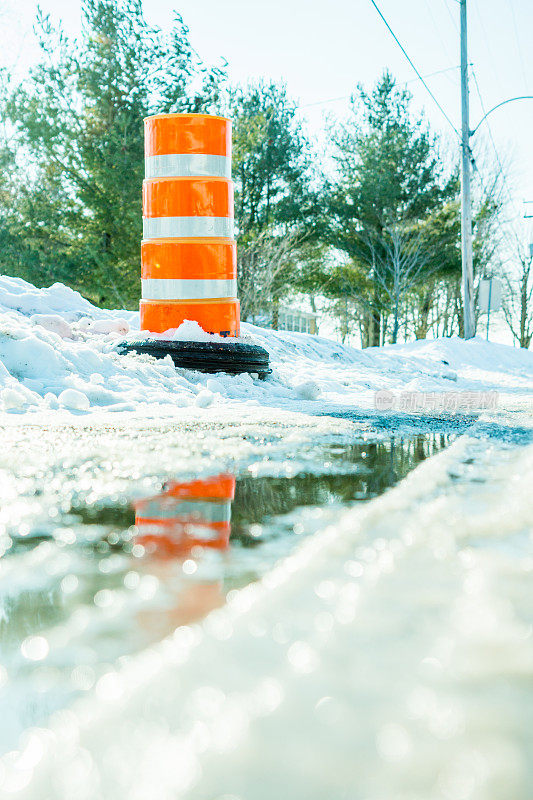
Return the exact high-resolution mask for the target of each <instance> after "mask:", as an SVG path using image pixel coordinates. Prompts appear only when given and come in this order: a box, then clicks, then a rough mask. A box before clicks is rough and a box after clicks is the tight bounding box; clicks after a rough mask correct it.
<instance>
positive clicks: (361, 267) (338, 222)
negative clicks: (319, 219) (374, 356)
mask: <svg viewBox="0 0 533 800" xmlns="http://www.w3.org/2000/svg"><path fill="white" fill-rule="evenodd" d="M410 100H411V95H410V94H409V92H407V91H405V90H401V89H399V88H398V87H397V86H396V83H395V81H394V79H393V77H392V76H391V75H390V73H388V72H386V73H385V74H384V75H383V77H382V78H381V80H380V81H379V82H378V83H377V85H376V86H375V88H374V89H373V91H372V92H370V93H367V92H366V91H365V90H364V89H363V88H362V87H359V89H358V93H357V95H355V96H354V97H353V98H352V113H351V118H350V119H349V121H348V122H347V123H346V124H345V125H336V126H335V127H334V129H333V131H332V136H333V141H334V144H335V146H336V153H335V159H336V163H337V168H338V181H337V182H336V183H333V185H330V187H329V190H328V192H327V194H328V197H327V206H328V216H329V220H328V228H329V230H328V236H329V241H330V242H331V244H332V245H334V246H335V247H337V248H339V249H340V250H341V251H343V252H344V253H345V254H346V255H347V256H348V258H349V264H348V266H347V269H348V270H349V271H350V270H351V271H354V270H355V273H356V274H357V272H359V271H362V272H363V273H366V274H367V275H368V277H369V279H370V287H371V291H370V293H369V294H367V296H366V305H367V308H368V311H369V314H368V315H367V327H368V330H367V331H366V333H365V336H364V339H365V340H366V341H367V343H368V344H371V345H379V344H380V334H381V330H382V325H381V323H382V315H383V314H384V313H386V312H387V298H386V296H385V295H386V293H384V292H383V286H382V280H380V279H378V277H380V278H381V277H382V276H378V275H377V274H376V263H377V261H378V262H380V263H386V260H387V249H388V244H389V243H388V241H387V231H390V230H393V229H394V230H397V229H398V227H404V226H413V225H417V224H419V223H420V222H421V221H423V220H424V219H425V218H426V217H428V216H430V215H431V214H433V213H435V212H436V211H437V210H438V209H439V208H440V207H441V206H442V204H443V203H445V202H447V201H448V200H449V199H451V198H453V197H454V195H455V193H456V190H457V183H456V180H455V178H454V176H451V177H448V176H446V175H445V173H444V169H443V167H442V165H441V161H440V159H439V154H438V149H437V146H436V144H437V143H436V140H435V138H434V137H433V136H432V135H431V134H430V132H429V129H428V127H427V124H426V123H425V121H424V118H423V117H422V116H419V117H414V116H413V114H412V112H411V109H410ZM350 263H351V265H352V266H350ZM357 283H358V285H359V286H364V285H365V283H366V282H362V281H361V280H358V281H357ZM367 285H368V284H367Z"/></svg>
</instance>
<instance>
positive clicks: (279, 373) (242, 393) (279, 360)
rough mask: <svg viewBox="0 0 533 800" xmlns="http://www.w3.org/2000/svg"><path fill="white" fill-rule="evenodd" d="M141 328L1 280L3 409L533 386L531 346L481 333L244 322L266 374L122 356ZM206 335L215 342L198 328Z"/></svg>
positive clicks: (438, 399) (219, 406)
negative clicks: (311, 330) (438, 334)
mask: <svg viewBox="0 0 533 800" xmlns="http://www.w3.org/2000/svg"><path fill="white" fill-rule="evenodd" d="M184 326H185V327H184V330H182V331H181V332H180V331H178V333H177V336H178V337H183V336H184V335H187V336H188V335H190V334H191V326H190V325H187V324H186V323H185V324H184ZM137 329H138V314H137V313H135V312H131V311H107V310H102V309H98V308H96V307H95V306H93V305H91V304H90V303H89V302H88V301H86V300H84V299H83V298H82V297H81V295H79V294H78V293H77V292H73V291H72V290H70V289H68V288H67V287H65V286H63V285H61V284H54V285H53V286H51V287H50V288H48V289H37V288H35V287H34V286H32V285H31V284H29V283H27V282H25V281H23V280H21V279H19V278H10V277H5V276H4V277H0V409H3V410H4V411H6V412H11V413H21V412H29V413H30V414H32V413H36V412H41V414H42V412H46V411H56V412H59V413H61V412H64V411H67V412H68V413H69V414H70V416H72V415H74V414H77V415H80V414H82V415H85V414H89V415H91V414H93V415H94V414H99V413H101V412H102V411H106V412H130V413H133V414H135V415H139V416H141V417H143V416H146V415H147V414H155V415H156V416H159V417H161V416H165V417H169V416H170V417H177V418H182V419H183V418H186V417H187V416H190V415H191V412H192V410H193V409H195V408H196V409H201V410H203V411H204V412H207V409H212V411H211V413H213V412H214V414H215V416H217V418H221V414H222V415H225V414H227V416H228V417H231V415H232V414H233V413H234V410H235V408H238V409H239V413H245V414H247V415H252V416H253V414H254V413H257V409H258V408H259V407H263V408H266V407H276V408H279V409H286V410H288V411H291V412H295V411H303V412H308V413H312V414H313V413H316V412H317V409H318V408H321V409H325V408H335V407H337V408H346V407H362V408H368V409H370V408H372V407H373V406H374V405H375V403H376V396H375V393H376V392H379V393H382V394H381V396H380V397H378V398H377V402H378V405H379V404H380V403H381V406H382V408H383V410H387V409H391V408H392V409H396V410H403V411H410V410H413V411H431V410H436V411H438V410H442V409H443V404H444V402H445V401H446V402H447V403H448V406H447V408H445V409H444V410H448V411H453V410H455V409H456V408H457V407H460V409H462V410H469V409H471V410H476V409H479V408H483V407H486V406H487V404H489V405H491V404H492V406H493V407H494V405H495V404H497V403H499V402H500V403H501V402H504V403H508V402H513V403H514V404H515V405H516V404H518V405H520V404H524V403H527V398H528V396H530V393H531V392H532V391H533V353H531V352H529V351H523V350H520V349H515V348H512V347H507V346H505V345H496V344H491V343H487V342H485V341H483V340H482V339H479V338H478V339H475V340H473V341H470V342H463V341H462V340H460V339H457V338H454V339H444V340H435V341H420V342H414V343H412V344H408V345H395V346H390V347H384V348H373V349H367V350H356V349H354V348H350V347H344V346H342V345H341V344H338V343H336V342H334V341H331V340H329V339H323V338H320V337H316V336H310V335H308V334H300V333H290V332H286V331H283V332H276V331H270V330H266V329H262V328H257V327H254V326H251V325H247V324H243V326H242V336H243V337H244V338H245V339H246V340H247V341H251V342H254V343H257V344H260V345H262V346H263V347H265V348H266V349H267V350H268V351H269V353H270V357H271V365H272V369H273V373H272V375H271V377H270V378H269V379H267V380H266V381H258V380H253V379H252V378H251V377H250V376H248V375H240V376H228V375H217V376H209V375H202V374H200V373H196V372H191V371H188V370H176V369H175V368H174V366H173V365H172V364H171V363H170V359H169V360H168V362H165V361H156V360H154V359H152V358H151V357H149V356H140V355H135V354H131V355H128V356H119V355H118V354H116V353H114V352H113V346H114V344H115V343H116V341H117V340H118V339H120V338H123V337H124V336H125V335H126V336H127V335H131V333H135V331H137ZM128 331H129V332H130V333H129V334H128ZM192 333H193V335H194V331H192ZM196 335H197V338H200V339H201V338H204V339H205V334H202V332H201V331H200V332H199V329H197V331H196ZM480 392H484V393H487V392H498V397H497V398H496V397H495V396H494V395H492V396H491V397H487V396H484V397H481V396H480V395H479V393H480ZM383 393H384V394H383ZM443 393H447V398H445V400H443ZM476 393H477V394H476ZM415 395H416V396H415ZM454 404H455V408H454Z"/></svg>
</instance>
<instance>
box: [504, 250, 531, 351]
mask: <svg viewBox="0 0 533 800" xmlns="http://www.w3.org/2000/svg"><path fill="white" fill-rule="evenodd" d="M514 250H515V256H516V260H517V261H518V264H519V269H518V273H517V274H515V275H512V274H509V273H508V274H506V275H505V276H504V286H505V295H504V299H503V306H502V308H503V314H504V317H505V321H506V323H507V325H508V326H509V329H510V331H511V333H512V334H513V337H514V339H515V341H516V342H518V344H519V345H520V347H524V348H528V347H529V345H530V344H531V340H532V339H533V269H532V266H533V248H532V246H531V245H530V249H529V251H526V249H525V247H524V245H523V244H522V243H521V242H520V241H519V239H518V237H517V238H516V240H515V247H514Z"/></svg>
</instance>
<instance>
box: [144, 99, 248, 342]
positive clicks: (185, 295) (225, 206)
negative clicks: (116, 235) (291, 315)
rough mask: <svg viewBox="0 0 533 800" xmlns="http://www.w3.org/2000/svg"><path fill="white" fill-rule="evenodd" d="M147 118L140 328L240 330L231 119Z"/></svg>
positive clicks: (202, 116) (194, 116) (200, 116)
mask: <svg viewBox="0 0 533 800" xmlns="http://www.w3.org/2000/svg"><path fill="white" fill-rule="evenodd" d="M144 124H145V174H146V178H145V180H144V183H143V237H144V238H143V242H142V245H141V280H142V300H141V304H140V312H141V329H143V330H147V331H151V332H153V333H164V332H165V331H167V330H172V329H175V328H177V327H179V325H181V323H182V322H184V321H185V320H193V321H196V322H198V323H199V325H200V326H201V327H202V328H203V329H204V330H205V331H206V332H207V333H218V334H221V335H223V336H238V335H239V329H240V309H239V302H238V300H237V267H236V251H235V242H234V240H233V218H234V209H233V183H232V181H231V122H230V120H228V119H225V118H224V117H215V116H209V115H206V114H157V115H155V116H153V117H147V118H146V119H145V121H144Z"/></svg>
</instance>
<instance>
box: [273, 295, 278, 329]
mask: <svg viewBox="0 0 533 800" xmlns="http://www.w3.org/2000/svg"><path fill="white" fill-rule="evenodd" d="M272 328H273V330H275V331H277V330H279V300H272Z"/></svg>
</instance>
